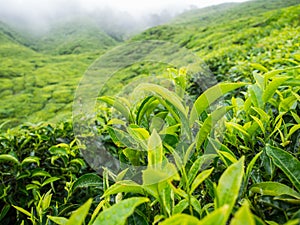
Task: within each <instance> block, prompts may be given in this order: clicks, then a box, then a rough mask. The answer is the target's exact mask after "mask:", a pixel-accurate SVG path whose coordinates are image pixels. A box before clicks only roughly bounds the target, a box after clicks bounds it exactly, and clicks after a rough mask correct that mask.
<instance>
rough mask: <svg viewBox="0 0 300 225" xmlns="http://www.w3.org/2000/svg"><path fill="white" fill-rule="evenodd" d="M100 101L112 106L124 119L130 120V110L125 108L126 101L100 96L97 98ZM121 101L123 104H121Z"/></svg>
mask: <svg viewBox="0 0 300 225" xmlns="http://www.w3.org/2000/svg"><path fill="white" fill-rule="evenodd" d="M98 99H99V100H100V101H103V102H105V103H106V104H108V105H110V106H113V107H114V108H115V109H116V110H118V111H119V112H120V113H121V114H122V115H123V116H125V118H126V119H130V118H131V113H130V110H129V109H128V107H127V104H124V103H126V101H124V99H121V98H120V99H118V98H113V97H109V96H102V97H99V98H98ZM122 100H123V102H122Z"/></svg>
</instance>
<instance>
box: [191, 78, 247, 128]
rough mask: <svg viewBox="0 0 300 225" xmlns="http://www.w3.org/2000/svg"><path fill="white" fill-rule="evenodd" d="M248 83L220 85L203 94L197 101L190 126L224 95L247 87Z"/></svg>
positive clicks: (193, 108) (192, 111)
mask: <svg viewBox="0 0 300 225" xmlns="http://www.w3.org/2000/svg"><path fill="white" fill-rule="evenodd" d="M245 85H246V83H220V84H217V85H215V86H213V87H211V88H209V89H207V90H206V91H205V92H204V93H202V94H201V95H200V96H199V97H198V98H197V100H196V101H195V103H194V105H193V107H192V110H191V113H190V122H189V123H190V126H193V124H194V122H195V121H196V120H197V119H198V117H199V115H200V114H201V113H202V112H203V111H204V110H205V109H206V108H208V107H209V106H210V105H211V104H213V103H214V102H215V101H216V100H217V99H219V98H220V97H222V96H223V95H224V94H226V93H228V92H230V91H233V90H235V89H237V88H240V87H243V86H245Z"/></svg>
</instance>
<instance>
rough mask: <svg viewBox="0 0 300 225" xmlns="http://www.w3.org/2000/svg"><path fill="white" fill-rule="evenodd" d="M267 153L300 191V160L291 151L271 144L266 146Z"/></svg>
mask: <svg viewBox="0 0 300 225" xmlns="http://www.w3.org/2000/svg"><path fill="white" fill-rule="evenodd" d="M266 153H267V155H268V156H269V157H271V158H272V160H273V162H274V164H275V165H276V166H277V167H278V168H280V169H281V170H282V171H283V172H284V173H285V175H286V176H287V177H288V178H289V179H290V181H291V182H292V184H293V185H294V186H295V188H296V189H297V190H298V191H299V192H300V161H299V160H298V159H297V158H295V157H294V156H292V155H291V154H290V153H288V152H286V151H284V150H282V149H280V148H276V147H272V146H270V145H267V146H266Z"/></svg>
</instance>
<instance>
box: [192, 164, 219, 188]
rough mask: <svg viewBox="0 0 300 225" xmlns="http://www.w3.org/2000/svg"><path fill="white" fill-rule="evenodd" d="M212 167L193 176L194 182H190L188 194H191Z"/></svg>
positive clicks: (210, 171) (206, 176)
mask: <svg viewBox="0 0 300 225" xmlns="http://www.w3.org/2000/svg"><path fill="white" fill-rule="evenodd" d="M213 170H214V168H211V169H209V170H204V171H202V172H201V173H200V174H198V176H197V177H196V178H195V180H194V182H193V183H192V186H191V190H190V194H192V193H193V192H194V191H195V189H196V188H197V187H198V186H199V185H200V184H201V183H202V182H203V181H204V180H205V179H206V178H208V177H209V175H210V174H211V173H212V171H213Z"/></svg>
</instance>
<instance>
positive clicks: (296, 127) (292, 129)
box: [286, 124, 300, 140]
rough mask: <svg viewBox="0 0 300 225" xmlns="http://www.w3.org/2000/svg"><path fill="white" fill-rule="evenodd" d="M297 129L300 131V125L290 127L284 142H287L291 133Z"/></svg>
mask: <svg viewBox="0 0 300 225" xmlns="http://www.w3.org/2000/svg"><path fill="white" fill-rule="evenodd" d="M299 129H300V124H296V125H294V126H292V128H291V129H290V131H289V133H288V135H287V137H286V140H289V139H290V137H291V136H292V135H293V133H295V132H296V131H297V130H299Z"/></svg>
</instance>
